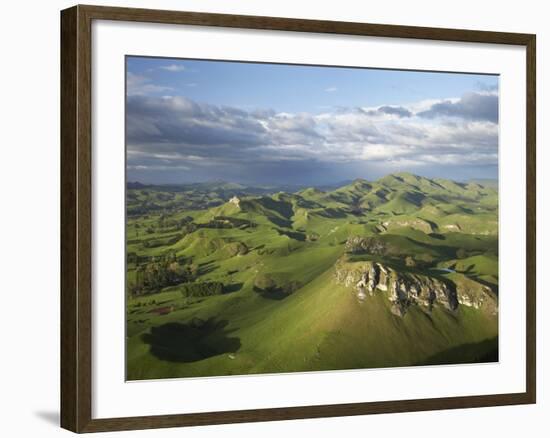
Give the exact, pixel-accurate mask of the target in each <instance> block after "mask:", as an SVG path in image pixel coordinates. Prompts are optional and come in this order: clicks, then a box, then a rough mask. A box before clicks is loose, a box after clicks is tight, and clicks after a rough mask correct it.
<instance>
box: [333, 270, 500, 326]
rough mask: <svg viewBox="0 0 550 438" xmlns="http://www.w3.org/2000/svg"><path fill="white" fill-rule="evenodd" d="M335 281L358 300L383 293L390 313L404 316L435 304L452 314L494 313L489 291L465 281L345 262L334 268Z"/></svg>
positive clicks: (495, 303) (475, 283)
mask: <svg viewBox="0 0 550 438" xmlns="http://www.w3.org/2000/svg"><path fill="white" fill-rule="evenodd" d="M335 280H336V282H337V283H339V284H343V285H344V286H346V287H349V288H351V289H353V290H354V291H355V293H356V294H357V298H359V299H360V300H365V299H366V298H367V296H368V295H374V294H376V293H383V294H385V296H387V298H388V299H389V300H390V302H391V311H392V313H394V314H395V315H398V316H404V315H405V314H406V312H407V310H408V308H409V307H410V306H411V305H419V306H422V307H424V308H426V309H431V308H432V306H433V305H434V304H439V305H441V306H443V307H444V308H446V309H448V310H450V311H454V310H456V309H457V307H458V305H459V304H463V305H465V306H472V307H475V308H481V307H484V308H487V309H488V310H489V311H490V312H491V313H496V311H497V307H498V305H497V299H496V296H495V294H494V293H493V292H492V291H491V289H490V288H488V287H486V286H483V285H481V284H479V283H477V282H475V281H473V280H470V279H467V278H466V277H464V281H460V282H457V283H454V282H451V281H447V280H443V279H441V278H437V277H433V276H428V275H420V274H413V273H410V272H398V271H396V270H395V269H392V268H390V267H388V266H385V265H383V264H381V263H377V262H372V261H365V262H348V263H340V264H337V266H336V270H335Z"/></svg>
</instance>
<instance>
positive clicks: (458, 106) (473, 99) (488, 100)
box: [417, 93, 498, 123]
mask: <svg viewBox="0 0 550 438" xmlns="http://www.w3.org/2000/svg"><path fill="white" fill-rule="evenodd" d="M417 115H418V116H419V117H426V118H436V117H442V116H443V117H460V118H463V119H469V120H485V121H488V122H492V123H497V122H498V96H497V95H496V94H483V93H467V94H465V95H464V96H462V97H461V98H460V100H458V101H456V102H453V101H450V100H446V101H443V102H438V103H435V104H433V105H432V106H431V107H430V108H429V109H428V110H426V111H422V112H419V113H418V114H417Z"/></svg>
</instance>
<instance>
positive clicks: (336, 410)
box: [61, 6, 536, 433]
mask: <svg viewBox="0 0 550 438" xmlns="http://www.w3.org/2000/svg"><path fill="white" fill-rule="evenodd" d="M94 20H114V21H128V22H146V23H164V24H185V25H196V26H216V27H227V28H245V29H261V30H280V31H294V32H314V33H324V34H346V35H356V36H371V37H372V36H375V37H387V38H412V39H425V40H438V41H454V42H473V43H491V44H503V45H518V46H524V47H525V48H526V54H527V55H526V58H527V63H526V66H525V68H526V77H527V89H526V94H525V99H526V108H527V114H526V120H527V126H526V134H527V136H526V147H527V193H526V199H527V211H526V213H525V214H526V219H527V236H526V237H527V240H526V241H527V246H526V248H525V250H526V260H527V266H526V272H527V276H526V278H527V284H526V292H527V296H526V306H527V307H526V309H527V318H526V321H525V323H526V334H527V337H526V361H525V362H526V377H527V379H526V391H525V392H522V393H510V394H495V395H490V394H488V395H480V396H461V397H447V398H431V399H416V400H398V401H381V402H366V403H347V404H337V405H322V406H319V405H317V406H300V407H287V408H284V407H283V408H270V409H252V410H240V411H226V412H207V413H186V414H177V415H160V416H140V417H127V418H107V419H103V418H102V419H93V418H92V357H91V354H92V353H91V352H92V288H91V282H92V275H91V263H92V256H91V248H92V231H91V230H92V212H91V205H92V184H91V180H92V156H91V141H92V140H91V134H92V122H91V117H92V91H91V71H92V51H91V43H92V35H91V26H92V22H93V21H94ZM535 48H536V39H535V35H531V34H519V33H503V32H487V31H475V30H458V29H439V28H426V27H411V26H395V25H381V24H364V23H351V22H332V21H318V20H302V19H290V18H275V17H259V16H238V15H226V14H210V13H196V12H174V11H164V10H145V9H128V8H111V7H99V6H75V7H72V8H70V9H66V10H64V11H62V12H61V426H62V427H63V428H66V429H68V430H71V431H74V432H79V433H80V432H99V431H115V430H128V429H148V428H162V427H177V426H194V425H207V424H222V423H240V422H255V421H273V420H289V419H303V418H318V417H329V416H330V417H336V416H350V415H365V414H378V413H390V412H391V413H395V412H409V411H425V410H438V409H457V408H471V407H483V406H499V405H515V404H529V403H535V401H536V312H535V310H536V291H535V286H536V285H535V278H536V275H535V274H536V272H535V266H536V259H535V257H536V255H535V218H536V205H535V197H536V195H535V193H536V192H535V181H536V176H535V137H536V126H535V111H536V98H535V94H536V93H535V91H536V79H535V58H536V52H535Z"/></svg>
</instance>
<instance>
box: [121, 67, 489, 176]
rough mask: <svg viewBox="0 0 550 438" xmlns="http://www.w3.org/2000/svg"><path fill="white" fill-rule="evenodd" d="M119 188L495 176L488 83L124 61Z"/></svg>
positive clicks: (336, 70) (442, 76) (472, 77)
mask: <svg viewBox="0 0 550 438" xmlns="http://www.w3.org/2000/svg"><path fill="white" fill-rule="evenodd" d="M126 85H127V96H126V147H127V181H128V182H141V183H143V184H190V183H199V182H211V181H226V182H236V183H239V184H243V185H258V186H260V185H295V186H311V185H314V186H315V185H316V186H323V185H335V184H338V183H341V182H343V181H351V180H354V179H357V178H362V179H366V180H370V181H372V180H376V179H378V178H380V177H382V176H384V175H386V174H390V173H398V172H409V173H413V174H416V175H421V176H425V177H427V178H446V179H451V180H455V181H469V180H473V179H490V180H497V179H498V76H494V75H480V74H461V73H433V72H413V71H396V70H377V69H366V68H344V67H318V66H294V65H284V64H258V63H244V62H227V61H195V60H179V59H161V58H142V57H128V58H127V74H126Z"/></svg>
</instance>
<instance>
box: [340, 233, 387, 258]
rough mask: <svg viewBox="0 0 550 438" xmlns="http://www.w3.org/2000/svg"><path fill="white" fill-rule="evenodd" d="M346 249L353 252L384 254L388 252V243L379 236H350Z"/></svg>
mask: <svg viewBox="0 0 550 438" xmlns="http://www.w3.org/2000/svg"><path fill="white" fill-rule="evenodd" d="M345 248H346V251H347V252H351V253H361V252H366V253H369V254H374V255H384V254H386V252H387V249H388V248H387V244H386V243H385V242H384V241H383V240H381V239H378V238H377V237H361V236H355V237H349V238H348V240H347V241H346V246H345Z"/></svg>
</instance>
